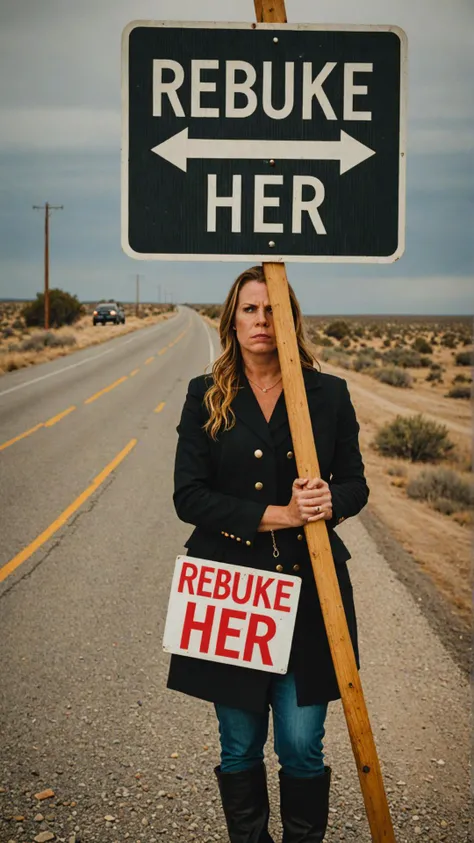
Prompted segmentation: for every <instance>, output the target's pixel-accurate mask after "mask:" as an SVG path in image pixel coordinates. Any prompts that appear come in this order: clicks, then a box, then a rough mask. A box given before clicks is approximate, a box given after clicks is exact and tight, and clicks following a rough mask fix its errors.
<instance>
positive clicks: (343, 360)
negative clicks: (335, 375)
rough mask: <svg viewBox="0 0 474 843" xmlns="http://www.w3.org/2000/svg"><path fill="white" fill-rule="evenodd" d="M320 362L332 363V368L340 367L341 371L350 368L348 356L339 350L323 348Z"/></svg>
mask: <svg viewBox="0 0 474 843" xmlns="http://www.w3.org/2000/svg"><path fill="white" fill-rule="evenodd" d="M321 360H325V361H326V362H327V363H332V365H333V366H341V367H342V368H343V369H350V368H351V358H350V356H349V354H347V353H346V352H345V351H342V349H339V348H323V350H322V352H321Z"/></svg>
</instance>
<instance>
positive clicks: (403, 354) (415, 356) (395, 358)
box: [382, 346, 422, 369]
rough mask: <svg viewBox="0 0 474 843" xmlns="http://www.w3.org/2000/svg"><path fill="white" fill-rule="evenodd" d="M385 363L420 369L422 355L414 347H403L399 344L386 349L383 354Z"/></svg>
mask: <svg viewBox="0 0 474 843" xmlns="http://www.w3.org/2000/svg"><path fill="white" fill-rule="evenodd" d="M382 357H383V360H384V362H385V363H389V364H391V365H393V366H401V367H402V368H403V369H408V368H410V369H419V368H421V366H422V357H421V354H419V352H418V351H415V350H414V349H413V348H402V347H401V346H397V347H395V348H390V349H389V350H388V351H385V352H384V354H383V355H382Z"/></svg>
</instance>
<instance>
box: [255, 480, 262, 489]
mask: <svg viewBox="0 0 474 843" xmlns="http://www.w3.org/2000/svg"><path fill="white" fill-rule="evenodd" d="M255 488H256V490H257V492H259V491H260V489H263V483H261V482H260V480H259V481H258V483H255Z"/></svg>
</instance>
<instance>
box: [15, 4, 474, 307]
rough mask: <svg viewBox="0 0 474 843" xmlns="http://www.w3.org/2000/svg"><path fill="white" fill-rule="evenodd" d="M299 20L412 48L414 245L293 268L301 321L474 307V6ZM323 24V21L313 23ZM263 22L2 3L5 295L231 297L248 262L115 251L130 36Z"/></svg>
mask: <svg viewBox="0 0 474 843" xmlns="http://www.w3.org/2000/svg"><path fill="white" fill-rule="evenodd" d="M286 8H287V14H288V18H289V19H290V20H291V21H292V22H307V23H317V22H320V23H322V22H327V23H329V22H330V23H366V24H375V23H378V24H382V23H387V24H397V25H398V26H401V27H402V28H403V29H404V30H405V31H406V33H407V35H408V40H409V120H408V159H407V161H408V168H407V185H408V189H407V246H406V251H405V254H404V256H403V257H402V258H401V260H400V261H399V262H396V263H395V264H390V265H347V264H335V265H331V266H329V265H327V264H288V267H287V269H288V275H289V278H290V280H291V281H292V283H293V284H294V286H295V288H296V291H297V293H298V295H299V298H300V300H301V303H302V305H303V308H304V310H305V312H307V313H318V312H320V313H348V314H349V313H439V314H455V313H470V314H472V313H473V312H474V293H473V290H474V284H473V283H472V281H473V264H474V258H473V255H474V246H473V241H474V238H473V229H474V226H473V221H474V155H473V143H474V142H473V138H474V95H473V90H474V89H473V85H472V79H473V78H474V58H473V56H474V50H473V47H472V31H473V25H474V14H473V4H472V0H450V2H446V0H359V2H358V3H355V2H353V0H317V2H314V0H287V2H286ZM316 14H317V16H318V18H317V19H316V17H315V16H316ZM140 19H141V20H145V19H156V20H158V19H163V20H196V19H197V20H222V21H226V20H231V21H246V20H253V19H254V7H253V2H251V0H134V2H133V3H132V2H131V0H100V1H99V2H97V0H1V3H0V298H1V297H3V298H5V297H15V298H26V297H31V296H34V295H35V294H36V292H37V291H38V290H40V289H41V285H42V260H43V255H42V249H43V217H42V215H41V213H40V212H38V211H33V210H32V205H33V204H42V203H44V202H45V201H49V202H50V203H53V204H58V205H64V210H63V211H57V212H56V213H55V214H54V216H53V219H52V224H51V225H52V229H51V235H52V236H51V285H52V286H59V287H62V288H63V289H66V290H68V291H70V292H72V293H76V294H77V295H78V296H79V298H81V299H84V300H90V299H96V298H97V299H99V298H108V297H110V298H118V299H119V300H122V301H126V300H131V299H133V295H134V288H135V280H134V279H135V274H136V273H137V272H138V273H140V276H141V290H142V297H143V299H145V300H150V301H155V300H156V299H157V297H158V294H159V292H160V290H161V295H162V297H163V296H164V294H165V290H166V294H167V296H168V299H171V298H173V299H174V300H178V301H222V299H223V298H224V296H225V293H226V290H227V288H228V286H229V283H230V281H231V280H232V279H233V277H234V276H235V275H236V274H237V273H238V272H240V271H241V270H242V269H243V268H244V264H241V263H235V264H234V263H218V262H213V263H190V262H173V263H170V262H161V261H160V262H157V261H150V262H143V261H139V262H138V261H134V260H133V259H132V258H129V257H126V256H125V255H124V254H123V253H122V250H121V246H120V143H121V140H120V131H121V128H120V107H121V105H120V42H121V33H122V30H123V28H124V26H125V25H126V24H127V23H129V22H130V21H131V20H140Z"/></svg>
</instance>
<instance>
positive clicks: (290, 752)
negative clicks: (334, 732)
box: [215, 673, 327, 778]
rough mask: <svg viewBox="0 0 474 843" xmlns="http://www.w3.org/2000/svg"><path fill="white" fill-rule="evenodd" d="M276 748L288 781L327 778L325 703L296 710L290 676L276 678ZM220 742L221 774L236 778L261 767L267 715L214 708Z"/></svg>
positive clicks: (272, 697)
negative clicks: (289, 778) (233, 775)
mask: <svg viewBox="0 0 474 843" xmlns="http://www.w3.org/2000/svg"><path fill="white" fill-rule="evenodd" d="M270 705H271V707H272V711H273V733H274V748H275V752H276V754H277V756H278V760H279V762H280V764H281V767H282V771H283V773H285V775H287V776H294V777H297V778H312V777H313V776H318V775H321V774H322V773H324V760H323V759H324V753H323V738H324V721H325V719H326V713H327V703H324V704H321V705H306V706H302V707H298V705H297V701H296V687H295V679H294V676H293V674H292V673H286V674H285V675H283V676H280V675H275V676H273V677H272V684H271V692H270ZM215 709H216V714H217V718H218V720H219V735H220V740H221V771H222V772H223V773H238V772H242V771H243V770H250V769H251V768H252V767H256V766H258V765H259V764H261V762H262V761H263V748H264V746H265V742H266V740H267V737H268V719H269V712H268V711H267V712H266V713H265V714H256V713H255V712H252V711H244V710H243V709H241V708H230V707H229V706H226V705H218V704H216V705H215Z"/></svg>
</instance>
